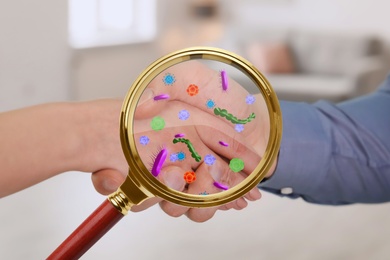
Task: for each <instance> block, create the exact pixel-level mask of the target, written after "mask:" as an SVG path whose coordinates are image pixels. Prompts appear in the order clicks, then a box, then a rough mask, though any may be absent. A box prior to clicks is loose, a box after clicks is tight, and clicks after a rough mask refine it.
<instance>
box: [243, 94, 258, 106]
mask: <svg viewBox="0 0 390 260" xmlns="http://www.w3.org/2000/svg"><path fill="white" fill-rule="evenodd" d="M255 101H256V98H255V96H253V95H248V96H246V98H245V102H246V103H247V104H248V105H252V104H253V103H255Z"/></svg>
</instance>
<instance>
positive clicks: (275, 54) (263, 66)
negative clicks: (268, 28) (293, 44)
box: [248, 42, 295, 73]
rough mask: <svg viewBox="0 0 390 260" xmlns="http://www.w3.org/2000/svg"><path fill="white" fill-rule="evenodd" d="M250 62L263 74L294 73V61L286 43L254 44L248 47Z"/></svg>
mask: <svg viewBox="0 0 390 260" xmlns="http://www.w3.org/2000/svg"><path fill="white" fill-rule="evenodd" d="M248 57H249V60H250V61H251V62H252V63H253V65H255V67H256V68H257V69H258V70H260V71H261V72H263V73H293V72H294V71H295V68H294V61H293V58H292V55H291V53H290V50H289V48H288V46H287V44H285V43H274V42H266V43H252V44H250V45H249V46H248Z"/></svg>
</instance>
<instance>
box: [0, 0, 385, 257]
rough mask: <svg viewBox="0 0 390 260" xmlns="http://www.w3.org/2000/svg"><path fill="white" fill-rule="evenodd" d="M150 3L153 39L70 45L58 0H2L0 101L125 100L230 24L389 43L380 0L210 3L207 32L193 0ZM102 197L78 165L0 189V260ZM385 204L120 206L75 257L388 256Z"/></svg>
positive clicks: (59, 237)
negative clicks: (164, 58)
mask: <svg viewBox="0 0 390 260" xmlns="http://www.w3.org/2000/svg"><path fill="white" fill-rule="evenodd" d="M157 2H158V3H157V21H158V22H157V24H158V27H157V36H156V38H155V39H154V40H153V41H150V42H146V43H138V44H126V45H120V46H112V47H101V48H90V49H83V50H74V49H72V48H71V47H70V46H69V44H68V27H67V21H68V9H67V1H66V0H59V1H49V0H36V1H19V0H16V1H2V2H1V3H0V111H6V110H10V109H15V108H18V107H24V106H29V105H33V104H39V103H44V102H54V101H79V100H88V99H95V98H111V97H114V98H123V97H124V95H125V93H126V92H127V90H128V88H129V87H130V86H131V84H132V82H133V81H134V80H135V78H136V77H137V75H138V74H139V73H140V72H141V71H142V70H143V69H144V68H145V67H146V66H147V65H148V64H149V63H151V62H152V61H154V60H155V59H157V58H158V57H160V56H161V55H163V54H165V53H167V52H168V51H172V50H174V49H176V48H181V47H186V46H191V45H199V44H207V45H212V46H221V47H227V48H229V46H230V43H231V42H230V40H232V38H234V35H227V34H226V33H225V32H227V31H229V28H233V27H234V28H245V29H246V30H248V29H250V30H253V31H255V30H257V28H266V29H271V30H272V29H278V30H279V29H299V30H312V31H316V32H337V33H342V34H343V33H351V34H358V35H375V36H377V37H380V38H381V39H382V40H383V41H384V42H385V43H386V44H387V45H386V48H388V46H389V45H388V43H389V41H390V27H389V26H388V24H389V22H390V18H389V16H388V10H389V9H390V2H389V1H387V0H376V1H370V0H358V1H356V0H339V1H336V0H330V1H329V0H317V1H310V0H286V1H255V0H242V1H232V0H229V1H219V2H218V5H219V7H220V12H221V16H220V19H221V21H222V22H220V23H218V24H216V25H214V26H216V28H217V32H218V33H212V34H211V36H210V34H207V33H205V32H204V31H203V29H202V28H204V27H202V25H201V24H199V23H197V21H194V20H193V18H191V16H190V15H189V11H188V10H189V4H191V3H192V2H194V1H173V0H160V1H157ZM0 145H1V144H0ZM27 171H28V169H26V174H27ZM104 199H105V197H104V196H101V195H99V194H97V193H96V192H95V190H94V188H93V186H92V184H91V182H90V174H88V173H81V172H69V173H64V174H62V175H59V176H57V177H55V178H52V179H50V180H47V181H45V182H43V183H40V184H38V185H35V186H34V187H31V188H29V189H26V190H24V191H21V192H18V193H17V194H13V195H10V196H8V197H6V198H2V199H0V259H21V260H22V259H44V258H45V257H46V256H47V255H48V254H50V252H51V251H52V250H53V249H54V248H55V247H56V246H58V245H59V244H60V243H61V242H62V241H63V239H64V238H65V237H66V236H68V235H69V234H70V232H71V231H73V230H74V228H75V227H76V226H77V225H78V224H80V223H81V221H83V220H84V219H85V218H86V217H87V216H88V215H89V214H90V213H91V212H92V211H93V210H94V209H95V208H96V207H97V206H98V205H99V204H100V203H101V202H102V201H103V200H104ZM389 212H390V207H389V204H388V203H384V204H378V205H349V206H337V207H336V206H321V205H314V204H309V203H306V202H304V201H302V200H300V199H296V200H290V199H286V198H280V197H277V196H274V195H271V194H267V193H265V192H263V198H262V199H261V200H260V201H258V202H255V203H250V204H249V206H248V208H247V209H245V210H243V211H240V212H237V211H229V212H218V213H217V214H216V216H215V217H214V218H213V219H212V220H210V221H208V222H206V223H201V224H199V223H193V222H191V221H189V220H188V219H186V218H185V217H181V218H178V219H175V218H171V217H168V216H167V215H165V214H164V213H163V212H162V211H161V210H160V209H159V207H158V206H156V207H153V208H151V209H149V210H147V211H144V212H140V213H129V214H128V216H126V217H125V218H124V219H123V220H122V221H121V222H120V223H119V224H118V225H117V226H115V227H114V228H113V229H112V230H111V231H110V232H109V233H108V234H107V235H106V236H105V237H104V238H103V239H101V240H100V241H99V242H98V243H97V244H96V245H95V246H94V247H93V248H92V249H91V250H90V251H89V252H87V253H86V254H85V256H84V257H83V259H94V260H96V259H119V258H123V259H299V260H301V259H324V260H325V259H388V256H389V255H390V247H389V244H390V239H389V237H388V234H390V221H389V218H388V214H389Z"/></svg>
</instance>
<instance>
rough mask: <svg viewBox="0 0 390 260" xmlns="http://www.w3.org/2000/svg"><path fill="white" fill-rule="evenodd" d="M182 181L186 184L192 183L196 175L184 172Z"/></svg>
mask: <svg viewBox="0 0 390 260" xmlns="http://www.w3.org/2000/svg"><path fill="white" fill-rule="evenodd" d="M184 180H185V181H186V182H187V183H192V182H194V181H195V180H196V175H195V172H186V173H184Z"/></svg>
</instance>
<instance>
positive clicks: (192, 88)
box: [187, 84, 199, 97]
mask: <svg viewBox="0 0 390 260" xmlns="http://www.w3.org/2000/svg"><path fill="white" fill-rule="evenodd" d="M187 93H188V95H190V96H191V97H193V96H195V95H196V94H198V93H199V88H198V86H197V85H194V84H191V85H189V86H188V88H187Z"/></svg>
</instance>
